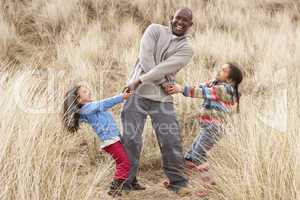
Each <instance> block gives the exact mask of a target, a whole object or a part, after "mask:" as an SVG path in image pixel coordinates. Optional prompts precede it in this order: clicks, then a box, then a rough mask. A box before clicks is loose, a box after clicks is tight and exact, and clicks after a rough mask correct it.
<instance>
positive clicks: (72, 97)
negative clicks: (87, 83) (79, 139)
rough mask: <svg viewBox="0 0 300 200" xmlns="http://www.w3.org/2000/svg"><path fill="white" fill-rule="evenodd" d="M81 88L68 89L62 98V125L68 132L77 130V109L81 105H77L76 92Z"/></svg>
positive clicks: (78, 115)
mask: <svg viewBox="0 0 300 200" xmlns="http://www.w3.org/2000/svg"><path fill="white" fill-rule="evenodd" d="M80 87H81V86H75V87H73V88H72V89H70V90H69V91H68V92H67V93H66V94H65V98H64V104H63V124H64V127H65V128H66V129H67V130H68V131H69V132H72V133H74V132H76V131H77V130H78V129H79V117H80V114H79V109H80V108H81V106H82V105H81V104H79V103H78V97H79V95H78V90H79V88H80Z"/></svg>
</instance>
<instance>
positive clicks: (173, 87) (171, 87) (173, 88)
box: [164, 83, 183, 95]
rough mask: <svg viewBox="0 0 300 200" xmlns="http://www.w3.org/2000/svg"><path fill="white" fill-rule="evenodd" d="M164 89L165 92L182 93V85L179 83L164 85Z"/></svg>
mask: <svg viewBox="0 0 300 200" xmlns="http://www.w3.org/2000/svg"><path fill="white" fill-rule="evenodd" d="M164 90H165V92H166V93H167V94H169V95H171V94H176V93H182V92H183V87H182V86H181V85H179V84H177V83H176V84H168V85H166V86H165V87H164Z"/></svg>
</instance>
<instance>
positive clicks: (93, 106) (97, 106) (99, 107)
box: [82, 95, 124, 114]
mask: <svg viewBox="0 0 300 200" xmlns="http://www.w3.org/2000/svg"><path fill="white" fill-rule="evenodd" d="M123 100H124V97H123V95H117V96H114V97H110V98H107V99H103V100H101V101H94V102H91V103H89V104H88V105H86V107H85V108H84V109H83V111H82V112H83V113H82V114H88V113H94V112H97V111H100V112H103V111H106V110H108V109H110V108H112V107H113V106H115V105H117V104H119V103H122V102H123Z"/></svg>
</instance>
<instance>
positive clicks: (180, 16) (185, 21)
mask: <svg viewBox="0 0 300 200" xmlns="http://www.w3.org/2000/svg"><path fill="white" fill-rule="evenodd" d="M171 25H172V32H173V34H174V35H177V36H182V35H184V34H185V33H186V32H187V31H188V29H189V28H190V27H191V26H192V25H193V12H192V11H191V9H189V8H186V7H184V8H180V9H178V10H176V12H175V15H174V17H173V18H172V21H171Z"/></svg>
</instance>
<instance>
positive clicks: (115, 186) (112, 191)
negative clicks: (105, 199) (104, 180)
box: [107, 179, 124, 197]
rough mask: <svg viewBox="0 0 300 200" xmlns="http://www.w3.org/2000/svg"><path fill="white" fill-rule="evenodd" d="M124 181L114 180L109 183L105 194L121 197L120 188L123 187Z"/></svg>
mask: <svg viewBox="0 0 300 200" xmlns="http://www.w3.org/2000/svg"><path fill="white" fill-rule="evenodd" d="M123 183H124V180H118V179H115V180H113V181H112V182H111V185H110V188H109V191H108V192H107V194H108V195H110V196H113V197H115V196H121V195H122V186H123Z"/></svg>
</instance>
